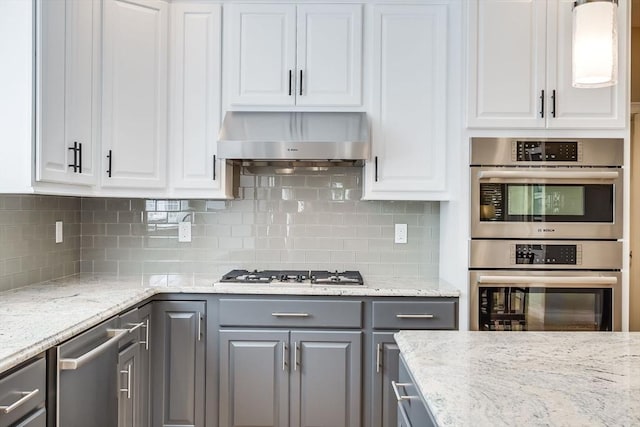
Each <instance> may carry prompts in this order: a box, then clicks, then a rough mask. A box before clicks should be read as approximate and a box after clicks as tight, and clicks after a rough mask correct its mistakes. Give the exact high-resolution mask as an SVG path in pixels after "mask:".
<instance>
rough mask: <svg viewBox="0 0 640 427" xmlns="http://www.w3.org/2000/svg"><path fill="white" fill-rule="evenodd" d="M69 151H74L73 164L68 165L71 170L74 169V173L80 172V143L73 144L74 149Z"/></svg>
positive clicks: (70, 148)
mask: <svg viewBox="0 0 640 427" xmlns="http://www.w3.org/2000/svg"><path fill="white" fill-rule="evenodd" d="M67 150H71V151H73V164H72V165H68V166H69V167H70V168H73V173H76V172H78V142H77V141H74V142H73V147H69V148H67Z"/></svg>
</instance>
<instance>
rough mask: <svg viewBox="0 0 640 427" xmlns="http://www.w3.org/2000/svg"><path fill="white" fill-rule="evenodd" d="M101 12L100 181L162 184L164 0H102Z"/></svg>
mask: <svg viewBox="0 0 640 427" xmlns="http://www.w3.org/2000/svg"><path fill="white" fill-rule="evenodd" d="M104 14H105V16H104V60H103V74H104V76H103V89H104V90H103V104H102V108H103V112H102V113H103V114H102V118H103V123H102V125H103V133H102V144H103V150H102V154H103V158H102V159H103V162H102V164H103V168H104V170H105V171H106V170H107V169H108V168H109V162H108V161H107V159H106V156H107V154H108V153H109V151H110V150H111V155H112V157H111V177H108V176H107V174H106V173H103V179H102V184H103V186H105V187H138V188H158V187H164V186H165V183H166V177H165V170H166V164H165V162H166V134H167V111H166V110H167V99H166V98H167V32H168V31H167V27H168V21H167V3H165V2H164V1H160V0H130V1H126V2H125V1H122V0H106V1H105V2H104Z"/></svg>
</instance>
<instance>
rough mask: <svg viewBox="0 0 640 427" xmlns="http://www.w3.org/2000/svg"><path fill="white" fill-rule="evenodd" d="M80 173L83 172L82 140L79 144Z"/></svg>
mask: <svg viewBox="0 0 640 427" xmlns="http://www.w3.org/2000/svg"><path fill="white" fill-rule="evenodd" d="M78 173H82V142H81V143H79V144H78Z"/></svg>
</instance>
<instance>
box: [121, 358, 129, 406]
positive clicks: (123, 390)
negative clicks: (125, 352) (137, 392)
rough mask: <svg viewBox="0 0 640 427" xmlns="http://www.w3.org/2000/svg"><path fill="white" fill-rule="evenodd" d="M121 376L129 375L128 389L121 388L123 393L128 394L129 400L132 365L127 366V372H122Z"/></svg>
mask: <svg viewBox="0 0 640 427" xmlns="http://www.w3.org/2000/svg"><path fill="white" fill-rule="evenodd" d="M120 373H121V374H127V388H121V389H120V392H121V393H127V399H131V364H129V365H127V369H126V370H121V371H120Z"/></svg>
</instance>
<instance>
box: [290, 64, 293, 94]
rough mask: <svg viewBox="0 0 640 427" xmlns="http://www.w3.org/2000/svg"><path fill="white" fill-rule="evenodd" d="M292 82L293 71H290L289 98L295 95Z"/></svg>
mask: <svg viewBox="0 0 640 427" xmlns="http://www.w3.org/2000/svg"><path fill="white" fill-rule="evenodd" d="M292 80H293V70H289V96H291V95H293V92H292V91H291V83H292Z"/></svg>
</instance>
